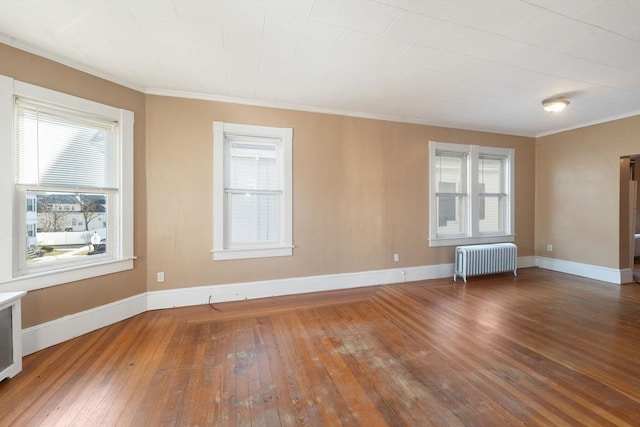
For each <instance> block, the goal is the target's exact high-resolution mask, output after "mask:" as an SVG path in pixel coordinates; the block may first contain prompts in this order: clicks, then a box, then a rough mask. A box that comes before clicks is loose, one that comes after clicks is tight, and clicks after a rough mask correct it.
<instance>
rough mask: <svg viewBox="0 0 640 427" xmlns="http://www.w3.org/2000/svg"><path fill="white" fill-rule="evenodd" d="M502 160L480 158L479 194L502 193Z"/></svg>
mask: <svg viewBox="0 0 640 427" xmlns="http://www.w3.org/2000/svg"><path fill="white" fill-rule="evenodd" d="M503 169H504V158H501V157H500V158H496V157H484V156H483V157H480V159H479V164H478V183H479V184H480V192H481V193H493V194H496V193H504V192H505V191H504V188H503V182H504V178H503V177H504V171H503Z"/></svg>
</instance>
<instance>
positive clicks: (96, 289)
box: [0, 44, 535, 327]
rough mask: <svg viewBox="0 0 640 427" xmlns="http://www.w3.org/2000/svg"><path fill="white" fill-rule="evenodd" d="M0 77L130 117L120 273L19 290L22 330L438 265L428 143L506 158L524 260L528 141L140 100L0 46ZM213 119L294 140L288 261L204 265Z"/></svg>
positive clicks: (447, 254) (530, 232) (529, 189)
mask: <svg viewBox="0 0 640 427" xmlns="http://www.w3.org/2000/svg"><path fill="white" fill-rule="evenodd" d="M0 74H4V75H8V76H10V77H13V78H15V79H17V80H21V81H25V82H28V83H33V84H37V85H39V86H42V87H46V88H50V89H54V90H58V91H61V92H65V93H69V94H72V95H76V96H80V97H83V98H87V99H91V100H95V101H98V102H102V103H105V104H109V105H113V106H116V107H120V108H126V109H128V110H132V111H134V113H135V119H136V123H135V130H134V132H135V134H134V137H135V174H134V175H135V187H134V190H135V206H134V209H135V218H134V226H135V236H134V250H135V254H136V256H137V257H138V259H137V260H136V261H135V268H134V270H132V271H128V272H123V273H117V274H112V275H107V276H102V277H98V278H94V279H90V280H84V281H80V282H74V283H69V284H64V285H59V286H54V287H51V288H46V289H42V290H38V291H34V292H29V293H28V294H27V296H26V297H25V298H24V299H23V326H24V327H30V326H33V325H37V324H40V323H44V322H47V321H50V320H54V319H57V318H61V317H63V316H66V315H69V314H73V313H77V312H81V311H84V310H88V309H90V308H93V307H97V306H100V305H104V304H108V303H110V302H114V301H117V300H120V299H123V298H127V297H130V296H133V295H136V294H139V293H142V292H145V291H147V290H159V289H172V288H182V287H189V286H198V285H214V284H222V283H237V282H244V281H255V280H268V279H275V278H285V277H300V276H311V275H323V274H333V273H344V272H357V271H367V270H379V269H385V268H391V267H406V266H422V265H434V264H442V263H450V262H452V248H434V249H431V248H429V247H428V245H427V240H426V239H427V218H428V194H427V193H428V181H427V175H428V170H427V165H428V158H427V157H428V141H429V140H437V141H441V142H453V143H466V144H480V145H489V146H501V147H514V148H515V149H516V183H517V184H516V233H517V235H518V236H517V244H518V246H519V254H520V255H521V256H530V255H533V254H534V172H535V163H534V157H535V145H534V140H533V139H532V138H525V137H514V136H508V135H498V134H489V133H482V132H471V131H463V130H456V129H446V128H438V127H430V126H421V125H410V124H402V123H392V122H385V121H376V120H368V119H358V118H349V117H341V116H335V115H325V114H316V113H308V112H297V111H289V110H279V109H273V108H260V107H251V106H243V105H235V104H225V103H216V102H209V101H197V100H186V99H179V98H171V97H161V96H151V95H148V96H145V95H144V94H142V93H140V92H137V91H135V90H131V89H129V88H126V87H123V86H120V85H117V84H114V83H111V82H108V81H105V80H103V79H100V78H97V77H94V76H91V75H88V74H86V73H83V72H80V71H78V70H74V69H72V68H69V67H66V66H64V65H61V64H57V63H55V62H52V61H50V60H47V59H44V58H42V57H39V56H36V55H33V54H29V53H26V52H24V51H20V50H17V49H14V48H12V47H9V46H6V45H3V44H0ZM214 120H219V121H227V122H236V123H251V124H258V125H270V126H287V127H293V128H294V156H293V158H294V164H293V169H294V244H295V245H296V248H295V250H294V256H292V257H285V258H273V259H261V260H238V261H219V262H215V263H214V262H213V261H212V260H211V248H212V232H213V231H212V221H213V218H212V192H213V191H212V189H213V185H212V176H213V170H212V156H213V154H212V146H213V140H212V138H213V131H212V124H213V121H214ZM393 253H399V254H400V262H399V263H394V262H393ZM157 271H164V272H165V274H166V281H165V282H164V283H161V284H157V283H155V273H156V272H157Z"/></svg>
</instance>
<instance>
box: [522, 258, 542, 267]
mask: <svg viewBox="0 0 640 427" xmlns="http://www.w3.org/2000/svg"><path fill="white" fill-rule="evenodd" d="M537 266H538V262H537V260H536V257H535V256H521V257H518V268H531V267H537Z"/></svg>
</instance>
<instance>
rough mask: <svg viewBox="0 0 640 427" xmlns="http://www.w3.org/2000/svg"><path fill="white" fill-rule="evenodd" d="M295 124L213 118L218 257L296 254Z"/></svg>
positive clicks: (225, 258) (215, 236)
mask: <svg viewBox="0 0 640 427" xmlns="http://www.w3.org/2000/svg"><path fill="white" fill-rule="evenodd" d="M292 143H293V130H292V129H291V128H276V127H267V126H253V125H242V124H234V123H223V122H214V236H213V241H214V249H213V259H214V260H227V259H239V258H260V257H272V256H290V255H291V254H292V248H293V239H292V228H293V227H292V225H293V224H292V165H291V162H292V156H291V155H292Z"/></svg>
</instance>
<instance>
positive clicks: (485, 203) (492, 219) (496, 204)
mask: <svg viewBox="0 0 640 427" xmlns="http://www.w3.org/2000/svg"><path fill="white" fill-rule="evenodd" d="M505 199H506V197H505V196H480V206H482V207H483V212H482V213H483V214H484V216H481V217H480V224H479V229H480V232H481V233H492V232H502V231H504V212H505Z"/></svg>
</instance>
